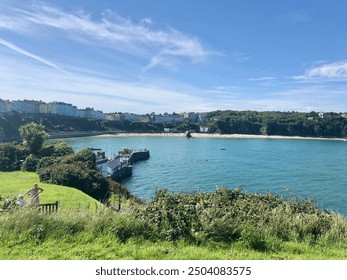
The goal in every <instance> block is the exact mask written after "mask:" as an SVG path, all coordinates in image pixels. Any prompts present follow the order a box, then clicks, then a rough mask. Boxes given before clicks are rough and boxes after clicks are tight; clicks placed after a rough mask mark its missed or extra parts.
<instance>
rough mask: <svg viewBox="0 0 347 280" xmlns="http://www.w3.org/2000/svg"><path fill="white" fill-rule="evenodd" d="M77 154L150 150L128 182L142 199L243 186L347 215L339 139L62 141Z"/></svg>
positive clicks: (345, 159)
mask: <svg viewBox="0 0 347 280" xmlns="http://www.w3.org/2000/svg"><path fill="white" fill-rule="evenodd" d="M62 140H63V141H65V142H66V143H67V144H69V145H70V146H72V148H73V149H74V151H79V150H81V149H83V148H99V149H102V150H104V151H105V152H106V154H107V156H108V157H112V156H114V155H116V154H117V153H118V151H119V150H120V149H121V148H123V147H127V148H130V149H149V151H150V158H149V159H148V160H146V161H142V162H138V163H136V164H134V165H133V175H132V177H131V178H129V179H126V180H123V181H122V184H124V185H126V186H127V187H128V189H129V190H130V192H131V193H132V194H134V195H136V196H138V197H140V198H141V199H143V200H146V201H148V200H150V199H152V198H153V197H154V195H155V192H156V190H158V189H160V188H165V189H167V190H168V191H170V192H185V193H194V192H200V191H203V192H212V191H214V190H215V189H216V187H218V186H221V187H225V188H230V189H233V188H237V187H241V188H242V189H243V190H244V191H245V192H258V193H266V192H271V193H275V194H278V195H280V196H283V197H292V198H294V197H297V198H299V199H312V198H313V199H315V204H316V205H317V206H318V207H320V208H321V209H326V210H329V211H332V212H334V213H339V214H341V215H344V216H347V142H345V141H338V140H336V141H334V140H329V141H327V140H298V139H268V138H266V139H259V138H191V139H186V138H183V137H167V136H130V137H115V136H93V137H81V138H68V139H62Z"/></svg>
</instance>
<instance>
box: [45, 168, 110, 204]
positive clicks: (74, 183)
mask: <svg viewBox="0 0 347 280" xmlns="http://www.w3.org/2000/svg"><path fill="white" fill-rule="evenodd" d="M39 172H40V173H39V176H40V181H42V182H48V183H52V184H56V185H64V186H69V187H74V188H76V189H79V190H81V191H83V192H84V193H86V194H88V195H90V196H91V197H93V198H95V199H97V200H101V201H105V200H106V199H107V196H108V191H109V190H108V184H107V181H106V179H105V178H104V177H102V175H101V174H100V173H99V171H97V170H96V169H89V167H88V165H87V164H86V163H82V162H80V163H78V164H76V163H70V164H67V163H58V164H55V165H52V166H50V167H48V168H45V169H41V170H40V171H39Z"/></svg>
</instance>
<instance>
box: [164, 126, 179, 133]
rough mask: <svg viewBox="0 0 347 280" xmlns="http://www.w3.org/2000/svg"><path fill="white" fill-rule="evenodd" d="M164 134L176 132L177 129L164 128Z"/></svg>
mask: <svg viewBox="0 0 347 280" xmlns="http://www.w3.org/2000/svg"><path fill="white" fill-rule="evenodd" d="M164 132H165V133H172V132H177V128H169V127H164Z"/></svg>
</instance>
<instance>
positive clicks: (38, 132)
mask: <svg viewBox="0 0 347 280" xmlns="http://www.w3.org/2000/svg"><path fill="white" fill-rule="evenodd" d="M18 131H19V134H20V135H21V136H22V138H23V139H24V140H25V142H26V144H27V146H28V148H29V151H30V153H31V154H34V155H38V153H39V151H40V150H41V148H42V145H43V142H44V141H45V140H46V139H47V138H48V134H47V133H46V132H45V127H44V126H43V125H42V124H38V123H34V122H31V123H27V124H25V125H22V126H21V127H19V129H18Z"/></svg>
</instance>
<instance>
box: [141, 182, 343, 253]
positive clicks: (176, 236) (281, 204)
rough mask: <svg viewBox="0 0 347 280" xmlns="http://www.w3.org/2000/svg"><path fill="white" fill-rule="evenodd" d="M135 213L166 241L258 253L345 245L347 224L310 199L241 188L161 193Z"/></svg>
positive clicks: (162, 191) (164, 191)
mask: <svg viewBox="0 0 347 280" xmlns="http://www.w3.org/2000/svg"><path fill="white" fill-rule="evenodd" d="M135 212H136V215H137V217H138V218H139V219H141V220H143V221H146V222H148V223H149V224H151V225H152V227H153V228H154V231H155V232H156V233H157V234H158V235H159V236H160V238H163V239H164V240H168V241H174V240H180V239H182V238H183V239H185V240H190V241H192V242H197V243H201V242H207V241H209V240H212V241H216V242H239V241H240V242H243V243H244V244H245V245H246V246H248V247H249V248H252V249H254V250H259V251H274V250H277V249H278V248H279V246H280V242H283V241H295V242H306V241H309V242H313V243H315V244H316V243H318V242H320V241H321V240H325V242H346V241H347V240H346V235H345V234H346V233H347V220H346V219H345V218H343V217H340V218H339V219H340V220H339V222H337V220H336V215H333V214H329V213H326V212H324V211H323V212H322V211H320V210H319V209H318V208H317V207H316V206H315V205H314V204H313V201H312V200H307V199H305V200H298V199H297V198H294V199H286V200H285V199H283V198H281V197H279V196H277V195H273V194H269V193H267V194H257V193H253V194H248V193H245V192H243V191H242V190H241V189H234V190H229V189H225V188H217V190H216V191H215V192H213V193H195V194H184V193H173V194H170V193H168V192H167V191H166V190H159V191H157V193H156V195H155V198H154V199H153V201H151V202H149V203H148V204H147V205H145V207H144V208H139V209H137V210H136V211H135ZM343 236H344V237H343Z"/></svg>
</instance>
